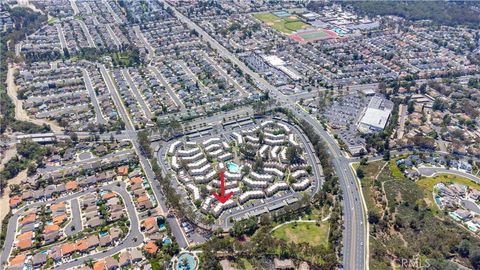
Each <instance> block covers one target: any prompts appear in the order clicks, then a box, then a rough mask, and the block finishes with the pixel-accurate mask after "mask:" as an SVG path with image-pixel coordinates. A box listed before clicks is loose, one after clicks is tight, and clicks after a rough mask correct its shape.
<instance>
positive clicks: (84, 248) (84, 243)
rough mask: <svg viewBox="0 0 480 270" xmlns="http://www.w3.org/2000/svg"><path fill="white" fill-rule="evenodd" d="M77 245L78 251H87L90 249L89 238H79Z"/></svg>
mask: <svg viewBox="0 0 480 270" xmlns="http://www.w3.org/2000/svg"><path fill="white" fill-rule="evenodd" d="M76 245H77V250H78V251H81V252H85V251H87V250H88V244H87V240H85V239H82V240H78V241H77V243H76Z"/></svg>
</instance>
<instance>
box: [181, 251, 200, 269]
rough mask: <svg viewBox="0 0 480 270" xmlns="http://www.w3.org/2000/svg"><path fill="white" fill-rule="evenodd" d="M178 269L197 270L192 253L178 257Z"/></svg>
mask: <svg viewBox="0 0 480 270" xmlns="http://www.w3.org/2000/svg"><path fill="white" fill-rule="evenodd" d="M176 267H177V269H178V270H194V269H196V268H197V261H196V260H195V258H194V257H193V255H192V254H191V253H183V254H182V255H180V257H178V261H177V264H176Z"/></svg>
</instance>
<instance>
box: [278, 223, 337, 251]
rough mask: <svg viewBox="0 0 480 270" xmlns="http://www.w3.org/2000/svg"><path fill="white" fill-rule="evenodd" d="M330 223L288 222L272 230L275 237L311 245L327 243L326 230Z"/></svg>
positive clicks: (325, 244) (324, 244)
mask: <svg viewBox="0 0 480 270" xmlns="http://www.w3.org/2000/svg"><path fill="white" fill-rule="evenodd" d="M329 228H330V224H329V223H328V222H322V223H321V224H320V226H317V225H316V223H313V222H311V223H300V222H298V223H290V224H286V225H283V226H282V227H280V228H278V229H277V230H275V231H274V232H273V235H274V236H275V237H278V238H280V239H283V240H285V241H288V242H294V243H296V244H298V243H309V244H310V245H312V246H318V245H323V246H327V245H328V231H329Z"/></svg>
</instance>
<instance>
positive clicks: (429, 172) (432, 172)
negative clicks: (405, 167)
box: [417, 167, 480, 184]
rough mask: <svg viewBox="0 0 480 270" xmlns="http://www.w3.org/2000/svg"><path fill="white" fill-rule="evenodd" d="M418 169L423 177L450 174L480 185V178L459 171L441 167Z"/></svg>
mask: <svg viewBox="0 0 480 270" xmlns="http://www.w3.org/2000/svg"><path fill="white" fill-rule="evenodd" d="M417 169H418V172H419V173H420V174H421V175H423V176H428V177H431V176H435V175H437V174H442V173H448V174H455V175H458V176H461V177H465V178H468V179H470V180H472V181H474V182H476V183H478V184H480V178H479V177H477V176H475V175H473V174H470V173H466V172H462V171H459V170H451V169H447V168H440V167H420V168H417Z"/></svg>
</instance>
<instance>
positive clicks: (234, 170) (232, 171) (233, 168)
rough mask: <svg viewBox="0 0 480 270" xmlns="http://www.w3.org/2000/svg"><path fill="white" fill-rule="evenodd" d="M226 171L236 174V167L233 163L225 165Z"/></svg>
mask: <svg viewBox="0 0 480 270" xmlns="http://www.w3.org/2000/svg"><path fill="white" fill-rule="evenodd" d="M227 169H228V171H229V172H231V173H238V165H237V164H235V163H233V162H229V163H227Z"/></svg>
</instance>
